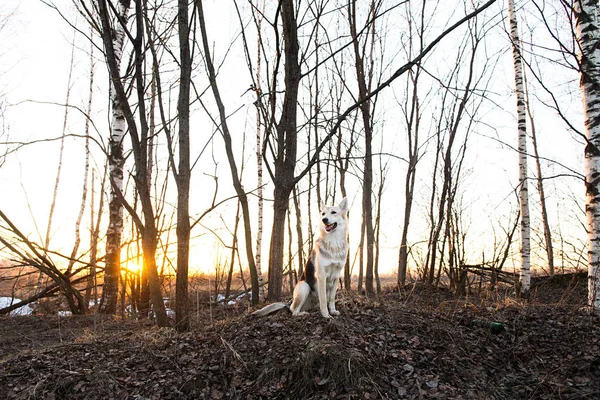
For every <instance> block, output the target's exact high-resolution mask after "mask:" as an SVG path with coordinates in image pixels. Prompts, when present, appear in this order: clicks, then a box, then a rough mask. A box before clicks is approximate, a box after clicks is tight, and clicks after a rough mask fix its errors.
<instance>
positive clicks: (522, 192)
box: [508, 0, 531, 296]
mask: <svg viewBox="0 0 600 400" xmlns="http://www.w3.org/2000/svg"><path fill="white" fill-rule="evenodd" d="M508 19H509V24H510V40H511V43H512V53H513V62H514V69H515V94H516V97H517V132H518V139H519V141H518V143H519V144H518V151H519V186H518V190H519V205H520V210H521V273H520V279H519V282H520V294H521V295H524V296H526V295H527V294H529V288H530V284H531V260H530V252H531V250H530V227H529V190H528V186H529V185H528V183H527V113H526V110H525V90H524V86H523V63H522V60H521V47H520V41H519V32H518V27H517V17H516V15H515V2H514V0H508Z"/></svg>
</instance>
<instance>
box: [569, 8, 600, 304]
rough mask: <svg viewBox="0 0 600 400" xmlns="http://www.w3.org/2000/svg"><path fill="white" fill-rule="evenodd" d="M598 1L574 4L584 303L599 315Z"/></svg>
mask: <svg viewBox="0 0 600 400" xmlns="http://www.w3.org/2000/svg"><path fill="white" fill-rule="evenodd" d="M598 12H599V10H598V1H597V0H586V1H575V8H574V15H575V28H576V35H577V42H578V44H579V49H580V54H579V63H580V65H579V67H580V74H581V80H580V86H581V97H582V103H583V115H584V123H585V135H586V138H587V141H588V143H587V145H586V147H585V158H584V171H585V194H586V201H585V202H586V204H585V212H586V217H587V231H588V304H589V305H590V307H592V309H593V310H594V311H596V312H597V313H598V312H600V280H599V278H600V276H599V275H600V53H599V52H598V39H599V38H600V31H599V26H598Z"/></svg>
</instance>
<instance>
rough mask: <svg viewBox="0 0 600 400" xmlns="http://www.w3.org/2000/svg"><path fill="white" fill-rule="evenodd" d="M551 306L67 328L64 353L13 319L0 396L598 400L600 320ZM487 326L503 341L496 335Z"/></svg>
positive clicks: (394, 307) (6, 326)
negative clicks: (181, 328) (187, 328)
mask: <svg viewBox="0 0 600 400" xmlns="http://www.w3.org/2000/svg"><path fill="white" fill-rule="evenodd" d="M555 289H556V288H555ZM564 290H565V288H564V286H563V291H564ZM560 296H561V294H555V300H556V298H560ZM428 298H429V299H435V300H434V301H428V300H427V299H428ZM411 299H417V300H415V301H411ZM580 300H581V299H580ZM424 304H426V305H427V306H424ZM434 304H437V306H436V307H434ZM551 304H552V305H548V304H541V303H540V302H539V301H535V302H530V303H519V302H516V301H514V300H504V301H502V302H498V301H495V302H494V303H489V302H488V303H486V302H480V301H478V302H473V301H471V300H466V299H465V298H461V299H452V298H451V296H449V295H448V293H447V292H446V291H442V292H441V293H440V292H437V291H435V290H432V289H427V290H425V289H423V290H420V289H419V288H417V289H415V290H414V291H413V292H412V294H411V296H410V297H409V296H405V295H403V294H402V295H401V294H398V293H393V292H392V293H387V294H386V295H384V296H383V297H382V299H381V300H380V301H377V302H373V301H368V300H366V299H364V298H362V297H357V296H346V297H343V298H342V299H341V301H340V306H339V307H338V308H339V310H340V311H341V312H342V315H341V316H339V317H336V318H335V319H333V320H324V319H323V318H322V317H321V316H320V315H319V314H318V313H314V314H311V315H309V316H307V317H304V318H292V317H291V316H290V314H289V313H288V312H287V311H282V312H280V313H278V314H275V315H271V316H268V317H263V318H255V317H252V316H250V315H248V314H246V313H245V314H241V315H234V316H230V317H228V318H226V319H223V320H220V321H216V322H214V321H213V323H212V324H208V323H207V322H206V321H204V324H205V325H204V326H201V325H199V326H198V327H197V329H196V330H195V332H193V333H188V334H177V333H175V332H174V331H173V330H171V329H159V328H156V327H148V326H147V325H141V324H139V323H131V322H125V321H112V320H103V321H101V322H98V321H97V320H94V319H93V318H91V317H85V318H80V319H79V318H69V319H65V320H63V321H62V322H61V324H62V325H61V326H60V329H61V335H62V341H61V340H57V339H56V333H57V329H58V326H57V325H56V323H54V322H51V321H50V320H49V319H44V318H41V319H38V320H37V323H36V325H37V326H38V329H37V330H36V329H33V328H34V326H33V325H32V324H28V323H24V322H20V321H25V320H24V319H21V318H15V319H8V318H4V319H1V320H0V333H1V334H2V336H0V338H1V339H0V340H1V341H2V342H3V343H4V341H5V340H8V343H9V345H4V344H2V345H1V346H0V350H1V351H2V354H1V355H0V360H1V362H0V371H1V372H0V393H6V394H7V396H6V397H5V398H9V399H25V398H27V399H36V398H39V399H53V398H54V399H61V398H69V399H100V398H115V399H205V398H206V399H221V398H233V399H258V398H281V399H284V398H285V399H289V398H315V399H316V398H323V399H329V398H362V399H368V398H391V399H396V398H398V399H401V398H441V399H469V398H472V399H488V398H489V399H562V398H565V399H567V398H569V399H570V398H598V397H600V320H599V319H598V317H595V316H590V315H589V314H587V313H586V312H585V311H583V310H582V309H581V307H578V306H577V307H575V306H572V305H564V304H559V302H556V301H553V302H552V303H551ZM556 304H558V305H556ZM23 318H24V317H23ZM474 320H475V321H479V322H477V323H475V324H473V321H474ZM52 321H54V319H52ZM489 321H496V322H499V323H502V324H503V327H504V329H503V330H502V331H501V332H500V333H498V334H493V333H492V329H491V328H490V327H489V325H488V324H487V322H489ZM19 324H21V325H19ZM19 327H20V332H14V331H13V329H15V328H19ZM11 332H13V333H11ZM48 333H50V334H52V335H54V336H52V337H50V336H49V335H48ZM11 335H12V336H11ZM36 335H39V336H36ZM17 337H21V338H23V340H24V342H25V343H27V344H22V343H21V342H19V341H18V340H17ZM19 343H20V344H19ZM11 348H12V350H11Z"/></svg>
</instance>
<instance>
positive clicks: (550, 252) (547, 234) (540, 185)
mask: <svg viewBox="0 0 600 400" xmlns="http://www.w3.org/2000/svg"><path fill="white" fill-rule="evenodd" d="M523 72H525V71H523ZM523 86H524V89H525V105H526V107H527V116H528V117H529V125H530V127H531V144H532V146H533V157H534V161H535V170H536V173H537V178H536V180H537V190H538V194H539V196H540V208H541V213H542V224H543V225H544V243H545V244H546V255H547V257H548V273H549V274H550V276H554V249H553V246H552V231H551V230H550V221H549V219H548V208H547V206H546V194H545V191H544V177H543V175H542V165H541V163H540V153H539V151H538V145H537V134H536V129H535V121H534V120H533V112H532V111H531V103H530V102H529V92H528V90H527V79H526V76H525V73H523Z"/></svg>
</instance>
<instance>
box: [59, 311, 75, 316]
mask: <svg viewBox="0 0 600 400" xmlns="http://www.w3.org/2000/svg"><path fill="white" fill-rule="evenodd" d="M57 314H58V316H59V317H71V316H73V313H72V312H71V311H59V312H57Z"/></svg>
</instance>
